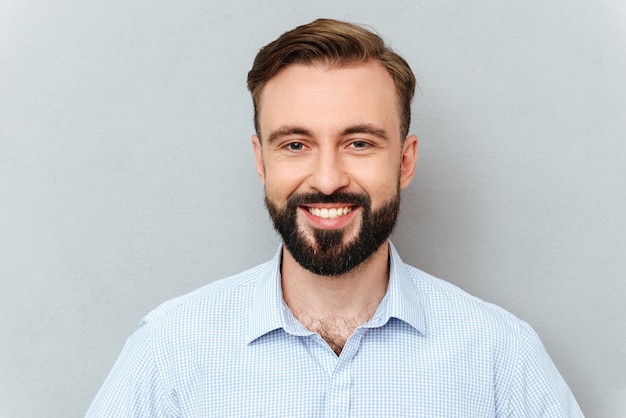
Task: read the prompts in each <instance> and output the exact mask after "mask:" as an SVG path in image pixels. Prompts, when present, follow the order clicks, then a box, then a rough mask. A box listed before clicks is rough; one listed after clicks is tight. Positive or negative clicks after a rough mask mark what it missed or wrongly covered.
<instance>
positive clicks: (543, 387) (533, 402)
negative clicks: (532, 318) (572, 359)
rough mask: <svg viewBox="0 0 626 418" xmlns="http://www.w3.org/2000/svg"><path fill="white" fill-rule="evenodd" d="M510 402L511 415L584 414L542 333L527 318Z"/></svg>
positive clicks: (551, 417) (574, 417)
mask: <svg viewBox="0 0 626 418" xmlns="http://www.w3.org/2000/svg"><path fill="white" fill-rule="evenodd" d="M509 406H510V409H509V413H508V414H507V415H506V416H507V417H537V418H539V417H545V418H561V417H562V418H578V417H583V416H584V415H583V413H582V411H581V410H580V408H579V406H578V404H577V403H576V399H574V395H573V394H572V392H571V391H570V389H569V387H568V386H567V383H565V381H564V380H563V378H562V377H561V375H560V374H559V372H558V370H557V369H556V366H555V365H554V363H552V360H551V359H550V356H549V355H548V353H547V352H546V350H545V348H544V346H543V344H542V343H541V341H540V339H539V337H538V336H537V334H536V333H535V331H533V329H532V328H531V327H530V325H528V324H527V323H525V322H522V324H521V328H520V346H519V353H518V356H517V365H516V368H515V375H514V376H513V383H512V386H511V393H510V404H509Z"/></svg>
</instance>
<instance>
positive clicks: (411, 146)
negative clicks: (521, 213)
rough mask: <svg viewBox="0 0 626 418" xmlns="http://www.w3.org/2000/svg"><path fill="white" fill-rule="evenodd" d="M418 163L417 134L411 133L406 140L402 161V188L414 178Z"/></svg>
mask: <svg viewBox="0 0 626 418" xmlns="http://www.w3.org/2000/svg"><path fill="white" fill-rule="evenodd" d="M416 164H417V136H415V135H411V136H410V137H408V138H407V139H405V140H404V145H403V147H402V162H401V163H400V189H404V188H405V187H407V186H408V185H409V184H411V180H413V175H414V174H415V165H416Z"/></svg>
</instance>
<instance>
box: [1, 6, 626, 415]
mask: <svg viewBox="0 0 626 418" xmlns="http://www.w3.org/2000/svg"><path fill="white" fill-rule="evenodd" d="M625 13H626V3H624V1H623V0H613V1H611V0H607V1H603V0H530V1H523V2H520V1H513V0H508V1H502V0H481V1H470V2H468V1H463V0H443V1H441V0H438V1H425V0H401V1H400V0H396V1H389V2H382V1H380V2H365V1H362V0H361V1H359V0H353V1H336V0H323V1H322V0H316V1H311V2H306V1H305V2H297V3H296V2H291V1H274V2H268V1H256V2H252V1H250V2H243V1H233V0H230V1H228V2H210V1H207V0H204V1H186V2H174V1H165V0H150V1H147V0H135V1H126V0H124V1H122V0H109V1H95V0H92V1H70V0H56V1H46V0H15V1H7V0H0V199H1V204H0V278H1V285H2V287H1V291H0V315H1V316H0V327H1V328H0V332H1V335H0V368H1V369H0V416H1V417H3V418H4V417H21V418H30V417H77V416H82V415H83V414H84V412H85V411H86V408H87V406H88V405H89V403H90V401H91V399H92V398H93V396H94V395H95V393H96V391H97V390H98V388H99V386H100V385H101V383H102V381H103V380H104V378H105V376H106V374H107V372H108V371H109V370H110V368H111V366H112V365H113V362H114V361H115V359H116V358H117V356H118V355H119V353H120V350H121V349H122V346H123V344H124V341H125V339H126V338H127V337H128V336H129V335H130V333H131V332H132V331H133V330H134V329H135V328H136V326H137V323H138V321H139V320H140V318H141V317H142V316H143V315H144V314H146V313H147V312H148V311H150V310H151V309H153V308H155V307H156V306H157V305H158V304H160V303H161V302H163V301H165V300H167V299H169V298H172V297H174V296H178V295H180V294H183V293H186V292H189V291H191V290H193V289H195V288H197V287H200V286H202V285H204V284H206V283H208V282H211V281H214V280H217V279H220V278H223V277H225V276H227V275H230V274H234V273H236V272H239V271H242V270H244V269H246V268H248V267H251V266H253V265H255V264H258V263H260V262H262V261H264V260H266V259H267V258H268V257H270V256H271V255H272V254H273V253H274V251H275V249H276V246H277V243H278V238H277V237H276V235H275V234H274V232H273V230H272V228H271V226H270V223H269V221H268V216H267V214H266V211H265V209H264V207H263V204H262V189H261V186H260V184H259V182H258V179H257V177H256V174H255V170H254V164H253V155H252V150H251V145H250V135H251V133H252V129H253V128H252V106H251V104H250V99H249V97H248V93H247V91H246V89H245V77H246V73H247V71H248V69H249V67H250V65H251V63H252V59H253V57H254V55H255V53H256V51H257V50H258V49H259V48H260V47H261V46H263V45H264V44H266V43H267V42H269V41H271V40H273V39H274V38H275V37H276V36H278V35H279V34H280V33H282V32H284V31H286V30H288V29H291V28H292V27H294V26H296V25H298V24H302V23H306V22H308V21H310V20H313V19H314V18H317V17H320V16H326V17H335V18H341V19H348V20H351V21H355V22H358V23H365V24H368V25H371V26H372V27H374V28H375V29H376V30H377V31H378V32H379V33H381V34H382V35H383V37H384V38H385V39H387V40H388V41H390V43H391V45H392V46H393V47H394V48H395V49H396V50H397V51H398V52H400V53H401V54H403V55H404V56H405V57H406V58H407V60H408V61H409V62H410V64H411V65H412V67H413V69H414V71H415V72H416V74H417V78H418V82H419V89H420V90H419V92H418V95H417V98H416V102H415V105H414V122H413V124H412V132H415V133H417V134H418V136H419V137H420V159H419V166H418V169H417V176H416V178H415V181H414V183H413V185H412V186H411V187H410V188H409V190H407V191H406V193H405V194H404V196H403V204H402V214H401V219H400V222H399V227H398V228H397V232H396V233H395V236H394V242H395V244H396V245H397V246H398V247H399V249H400V252H401V254H402V256H403V257H404V258H405V261H408V262H410V263H412V264H415V265H417V266H418V267H420V268H422V269H423V270H426V271H428V272H430V273H432V274H434V275H437V276H439V277H441V278H444V279H447V280H449V281H451V282H453V283H454V284H456V285H458V286H460V287H461V288H463V289H465V290H467V291H469V292H470V293H473V294H474V295H476V296H479V297H481V298H483V299H486V300H488V301H490V302H493V303H496V304H498V305H501V306H503V307H504V308H506V309H508V310H510V311H511V312H513V313H514V314H516V315H518V316H520V317H521V318H523V319H525V320H527V321H528V322H530V323H531V325H532V326H533V327H534V328H535V329H536V330H537V332H538V333H539V334H540V336H541V337H542V339H543V341H544V343H545V345H546V347H547V349H548V351H549V352H550V353H551V355H552V357H553V359H554V361H555V363H556V364H557V366H558V367H559V369H560V371H561V372H562V374H563V375H564V377H565V378H566V380H567V381H568V383H569V385H570V386H571V388H572V390H573V391H574V393H575V395H576V396H577V398H578V400H579V403H580V404H581V407H582V408H583V410H584V411H585V413H586V414H587V416H589V417H605V418H614V417H618V416H626V415H624V414H626V309H625V306H626V285H625V283H624V272H626V257H625V253H626V222H625V220H624V218H625V214H626V187H625V177H626V168H625V167H626V135H625V133H626V81H625V74H626V15H625Z"/></svg>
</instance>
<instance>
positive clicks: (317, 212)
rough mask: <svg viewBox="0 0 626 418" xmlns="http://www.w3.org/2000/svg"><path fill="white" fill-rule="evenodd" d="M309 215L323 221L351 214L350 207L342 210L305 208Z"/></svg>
mask: <svg viewBox="0 0 626 418" xmlns="http://www.w3.org/2000/svg"><path fill="white" fill-rule="evenodd" d="M306 209H307V210H308V211H309V213H310V214H311V215H313V216H317V217H319V218H323V219H335V218H338V217H340V216H345V215H347V214H349V213H350V212H352V206H346V207H342V208H312V207H306Z"/></svg>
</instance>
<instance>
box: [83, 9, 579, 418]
mask: <svg viewBox="0 0 626 418" xmlns="http://www.w3.org/2000/svg"><path fill="white" fill-rule="evenodd" d="M248 88H249V89H250V91H251V93H252V97H253V101H254V106H255V128H256V135H254V136H253V138H252V143H253V147H254V153H255V156H256V168H257V171H258V174H259V178H260V179H261V182H262V183H263V185H264V187H265V196H266V197H265V203H266V206H267V208H268V210H269V213H270V216H271V218H272V220H273V222H274V226H275V228H276V230H277V231H278V232H279V233H280V234H281V236H282V238H283V242H284V245H283V246H281V248H280V249H279V251H278V252H277V254H276V256H275V257H274V259H272V260H271V261H269V262H267V263H266V264H263V265H261V266H258V267H255V268H253V269H251V270H249V271H247V272H244V273H241V274H239V275H237V276H234V277H231V278H228V279H225V280H222V281H218V282H215V283H213V284H211V285H208V286H206V287H204V288H202V289H199V290H197V291H195V292H193V293H191V294H189V295H186V296H183V297H181V298H178V299H174V300H172V301H170V302H167V303H166V304H164V305H163V306H161V307H159V308H158V309H156V310H155V311H153V312H152V313H150V314H149V315H148V316H146V317H145V318H144V320H143V321H142V323H141V326H140V328H139V329H138V330H137V331H136V332H135V333H134V334H133V336H132V337H131V338H130V339H129V340H128V342H127V345H126V347H125V348H124V351H123V352H122V354H121V356H120V358H119V360H118V361H117V363H116V365H115V367H114V368H113V370H112V371H111V373H110V375H109V377H108V378H107V380H106V382H105V384H104V386H103V387H102V389H101V391H100V393H99V394H98V396H97V398H96V399H95V401H94V403H93V405H92V407H91V409H90V410H89V412H88V416H101V417H126V416H149V417H153V416H154V417H161V416H164V417H165V416H167V417H170V416H171V417H182V416H185V417H204V416H219V417H235V416H236V417H251V416H264V417H269V416H285V417H305V416H307V417H322V416H354V417H401V416H416V417H488V416H499V417H504V416H506V417H578V416H582V413H581V412H580V410H579V408H578V405H577V404H576V401H575V400H574V398H573V396H572V394H571V392H570V391H569V389H568V387H567V385H566V384H565V382H564V381H563V379H562V378H561V376H560V375H559V373H558V372H557V370H556V369H555V367H554V365H553V364H552V362H551V360H550V359H549V357H548V355H547V353H546V352H545V350H544V348H543V346H542V345H541V342H540V341H539V339H538V337H537V336H536V334H535V333H534V332H533V331H532V329H531V328H530V327H529V326H528V325H527V324H526V323H524V322H522V321H520V320H519V319H517V318H515V317H514V316H512V315H511V314H509V313H507V312H505V311H504V310H502V309H500V308H498V307H495V306H493V305H489V304H487V303H485V302H482V301H480V300H478V299H476V298H473V297H471V296H469V295H467V294H466V293H464V292H463V291H461V290H459V289H457V288H455V287H454V286H452V285H450V284H448V283H446V282H443V281H440V280H438V279H436V278H433V277H431V276H429V275H427V274H425V273H423V272H421V271H419V270H417V269H415V268H413V267H410V266H408V265H405V264H403V263H402V261H401V260H400V258H399V256H398V254H397V252H396V251H395V249H394V247H393V246H392V244H391V243H390V242H389V239H388V237H389V234H390V233H391V231H392V229H393V227H394V225H395V222H396V218H397V215H398V211H399V204H400V190H402V189H404V188H405V187H407V186H408V185H409V183H410V182H411V179H412V178H413V174H414V170H415V163H416V158H417V138H416V137H415V136H414V135H411V136H408V129H409V125H410V104H411V101H412V97H413V92H414V89H415V77H414V76H413V73H412V72H411V69H410V68H409V66H408V65H407V63H406V62H405V61H404V60H403V59H402V58H401V57H400V56H398V55H397V54H395V53H394V52H392V51H391V50H390V49H388V48H387V47H386V46H385V45H384V44H383V42H382V40H381V39H380V38H379V37H378V36H377V35H375V34H373V33H371V32H369V31H367V30H365V29H363V28H361V27H359V26H356V25H352V24H349V23H345V22H338V21H333V20H317V21H315V22H312V23H310V24H308V25H304V26H301V27H298V28H296V29H294V30H292V31H290V32H287V33H285V34H283V35H282V36H281V37H279V38H278V39H277V40H276V41H274V42H272V43H270V44H269V45H267V46H266V47H264V48H263V49H262V50H261V51H260V52H259V54H258V55H257V57H256V60H255V62H254V65H253V68H252V70H251V71H250V73H249V74H248Z"/></svg>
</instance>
